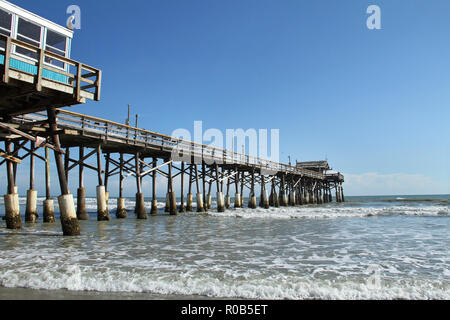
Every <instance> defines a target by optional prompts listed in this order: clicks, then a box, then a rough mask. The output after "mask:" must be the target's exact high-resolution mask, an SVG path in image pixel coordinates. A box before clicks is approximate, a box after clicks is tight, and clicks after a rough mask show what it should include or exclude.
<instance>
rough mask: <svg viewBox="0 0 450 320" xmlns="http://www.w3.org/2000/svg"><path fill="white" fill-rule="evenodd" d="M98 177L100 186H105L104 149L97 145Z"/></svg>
mask: <svg viewBox="0 0 450 320" xmlns="http://www.w3.org/2000/svg"><path fill="white" fill-rule="evenodd" d="M97 176H98V185H99V186H103V177H102V148H101V146H100V145H97Z"/></svg>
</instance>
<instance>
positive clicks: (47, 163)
mask: <svg viewBox="0 0 450 320" xmlns="http://www.w3.org/2000/svg"><path fill="white" fill-rule="evenodd" d="M45 160H46V161H45V199H47V200H50V151H49V150H48V148H45Z"/></svg>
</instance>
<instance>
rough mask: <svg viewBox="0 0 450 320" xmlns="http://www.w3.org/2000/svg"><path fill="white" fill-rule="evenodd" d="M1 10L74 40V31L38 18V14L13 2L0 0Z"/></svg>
mask: <svg viewBox="0 0 450 320" xmlns="http://www.w3.org/2000/svg"><path fill="white" fill-rule="evenodd" d="M0 8H2V9H4V10H6V11H9V12H11V13H14V14H17V15H18V16H20V17H22V18H24V19H26V20H29V21H31V22H34V23H36V24H39V25H41V26H44V27H46V28H48V29H50V30H53V31H56V32H58V33H61V34H62V35H64V36H66V37H69V38H73V31H72V30H70V29H68V28H66V27H63V26H61V25H59V24H57V23H55V22H52V21H50V20H47V19H45V18H43V17H41V16H38V15H37V14H35V13H33V12H30V11H28V10H25V9H23V8H21V7H19V6H16V5H15V4H12V3H11V2H8V1H5V0H0Z"/></svg>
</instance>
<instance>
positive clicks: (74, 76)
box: [0, 34, 102, 101]
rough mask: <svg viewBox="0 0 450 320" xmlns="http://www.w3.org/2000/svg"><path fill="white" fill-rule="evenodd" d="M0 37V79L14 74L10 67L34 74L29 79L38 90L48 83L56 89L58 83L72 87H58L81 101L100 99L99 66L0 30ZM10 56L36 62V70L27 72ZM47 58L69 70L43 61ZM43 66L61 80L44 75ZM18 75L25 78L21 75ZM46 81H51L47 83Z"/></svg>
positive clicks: (47, 85)
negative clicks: (0, 72) (23, 51)
mask: <svg viewBox="0 0 450 320" xmlns="http://www.w3.org/2000/svg"><path fill="white" fill-rule="evenodd" d="M0 41H2V42H3V43H4V49H5V50H0V55H3V56H4V63H3V68H4V75H3V82H5V83H8V82H9V80H10V78H12V77H14V76H13V75H11V73H10V71H11V70H13V71H16V72H19V73H21V74H27V75H28V76H31V77H33V78H32V82H33V83H34V84H35V85H36V90H37V91H41V90H42V87H50V88H51V89H55V90H58V89H61V86H64V87H69V88H71V90H67V88H64V90H62V89H61V90H62V91H65V92H69V93H71V94H73V96H74V98H75V99H76V100H77V101H81V99H82V98H87V99H90V100H96V101H98V100H100V88H101V78H102V74H101V70H99V69H96V68H93V67H90V66H88V65H85V64H83V63H81V62H78V61H75V60H72V59H68V58H65V57H63V56H60V55H58V54H56V53H53V52H50V51H48V50H44V49H41V48H39V47H36V46H33V45H30V44H28V43H26V42H23V41H20V40H16V39H13V38H11V37H8V36H5V35H2V34H0ZM17 48H22V49H26V50H27V51H29V52H30V53H31V54H32V55H34V56H36V59H34V58H32V57H26V56H24V55H21V54H16V52H17ZM11 58H13V59H15V60H17V61H20V62H23V63H25V64H27V65H30V66H35V67H36V68H37V72H36V74H35V73H34V72H33V73H30V72H27V71H26V70H22V69H21V68H15V67H14V66H12V65H11ZM46 60H53V61H58V62H59V63H62V64H63V65H64V66H66V65H68V66H69V67H68V68H67V70H69V71H66V68H64V70H63V69H60V68H57V67H55V66H52V65H50V64H49V63H46V62H45V61H46ZM71 68H73V69H74V71H73V72H70V70H71ZM44 70H47V71H48V72H50V73H52V74H55V75H57V76H58V77H60V78H63V79H64V81H60V80H56V79H55V77H49V76H47V77H46V76H45V75H43V71H44ZM16 78H17V77H16ZM19 78H20V79H21V80H24V81H26V80H25V79H24V78H23V77H19ZM49 81H50V82H51V83H53V84H54V85H51V86H49V84H48V82H49ZM28 82H30V81H28ZM44 82H45V83H44Z"/></svg>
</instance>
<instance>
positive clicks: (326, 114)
mask: <svg viewBox="0 0 450 320" xmlns="http://www.w3.org/2000/svg"><path fill="white" fill-rule="evenodd" d="M12 2H13V3H15V4H17V5H19V6H21V7H23V8H25V9H27V10H30V11H32V12H35V13H37V14H39V15H41V16H43V17H45V18H47V19H50V20H52V21H54V22H57V23H59V24H62V25H65V22H66V19H67V14H66V8H67V7H68V6H69V5H71V4H77V5H79V6H80V8H81V13H82V20H81V23H82V25H81V27H82V29H81V30H76V31H75V37H74V40H73V45H72V58H73V59H75V60H78V61H82V62H84V63H87V64H89V65H92V66H95V67H98V68H101V69H102V70H103V88H102V100H101V101H100V102H96V103H94V102H89V103H88V104H86V105H80V106H76V107H73V108H72V109H71V110H73V111H76V112H82V113H83V112H84V113H87V114H90V115H93V116H99V117H104V118H108V119H110V120H114V121H118V122H123V121H124V119H125V118H126V114H127V104H131V105H132V113H133V114H134V113H139V115H140V118H139V122H140V127H143V128H145V129H149V130H152V131H157V132H162V133H166V134H170V133H171V132H172V131H173V130H175V129H177V128H187V129H189V130H193V122H194V121H195V120H202V121H203V126H204V128H218V129H220V130H222V131H223V132H225V130H226V129H227V128H244V129H248V128H256V129H259V128H263V129H264V128H266V129H280V160H281V161H282V162H287V159H288V155H290V156H291V159H293V160H295V159H298V160H301V161H306V160H317V159H324V158H325V157H327V158H328V160H329V162H330V164H331V165H332V166H333V167H334V168H335V169H337V170H339V171H341V172H343V173H345V174H346V177H347V179H346V184H345V185H344V189H345V191H346V194H348V195H351V194H354V195H367V194H424V193H450V129H449V128H450V126H449V120H450V111H449V103H450V90H449V89H450V58H449V57H450V42H449V31H450V19H449V18H450V1H447V0H442V1H437V0H432V1H424V0H423V1H412V0H408V1H380V0H371V1H362V0H353V1H350V0H346V1H342V0H341V1H337V0H334V1H331V0H329V1H320V0H319V1H318V0H314V1H313V0H308V1H301V0H279V1H274V0H239V1H238V0H227V1H225V0H189V1H182V0H165V1H161V0H158V1H156V0H149V1H135V0H129V1H100V0H99V1H84V0H79V1H78V0H77V1H75V2H74V1H65V0H59V1H54V0H53V1H51V0H40V1H30V0H21V1H19V0H17V1H12ZM371 4H376V5H378V6H379V7H380V8H381V24H382V29H381V30H368V29H367V27H366V19H367V18H368V16H369V15H368V14H366V8H367V7H368V6H369V5H371ZM2 171H3V170H2ZM1 174H2V176H4V173H3V172H2V173H1ZM23 179H26V178H25V177H24V178H23ZM371 179H372V180H371ZM74 180H76V178H74V179H72V181H74ZM54 181H56V179H54ZM368 181H373V183H367V182H368ZM94 185H95V184H94ZM75 188H76V187H73V188H72V189H75ZM73 191H75V190H73ZM94 192H95V189H92V194H94ZM134 192H135V190H133V192H131V191H130V194H133V193H134Z"/></svg>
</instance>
